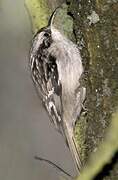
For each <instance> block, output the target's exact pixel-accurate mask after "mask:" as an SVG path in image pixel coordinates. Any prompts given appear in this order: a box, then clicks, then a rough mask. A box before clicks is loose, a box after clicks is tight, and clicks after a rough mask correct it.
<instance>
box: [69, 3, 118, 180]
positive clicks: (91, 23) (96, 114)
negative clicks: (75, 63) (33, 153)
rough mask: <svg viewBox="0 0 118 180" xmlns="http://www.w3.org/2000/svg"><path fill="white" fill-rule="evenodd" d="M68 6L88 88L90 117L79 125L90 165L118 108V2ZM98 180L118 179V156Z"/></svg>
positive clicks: (87, 103) (87, 115) (88, 112)
mask: <svg viewBox="0 0 118 180" xmlns="http://www.w3.org/2000/svg"><path fill="white" fill-rule="evenodd" d="M68 3H69V8H68V11H69V13H70V14H71V15H72V16H73V18H74V32H75V35H76V40H77V44H78V47H79V48H80V49H81V55H82V58H83V64H84V67H85V73H84V81H83V83H84V84H85V85H86V87H87V99H86V103H85V106H86V107H87V114H86V116H85V117H84V118H80V120H79V122H78V124H79V123H84V124H85V125H86V130H84V136H85V138H84V144H83V147H84V148H83V150H84V155H83V156H84V158H83V161H84V162H86V160H87V159H88V157H89V155H90V153H93V152H95V151H96V150H97V148H98V146H99V144H100V142H102V141H103V139H104V135H105V133H106V130H107V127H108V126H109V124H110V120H111V115H112V113H113V112H114V111H115V110H116V107H117V105H118V52H117V50H118V20H117V18H116V17H117V15H118V2H117V1H113V0H110V1H109V0H102V1H101V0H96V1H76V0H70V1H68ZM83 119H84V120H83ZM83 129H84V127H83ZM76 131H77V129H76ZM78 144H79V143H78ZM96 179H99V180H101V179H105V180H116V179H118V156H117V154H116V155H115V157H114V159H113V161H112V162H111V164H110V165H108V166H107V167H105V169H103V172H101V174H100V175H98V177H96Z"/></svg>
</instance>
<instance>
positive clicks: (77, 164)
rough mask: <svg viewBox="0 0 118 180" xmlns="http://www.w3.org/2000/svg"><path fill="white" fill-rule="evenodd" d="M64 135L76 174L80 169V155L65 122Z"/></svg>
mask: <svg viewBox="0 0 118 180" xmlns="http://www.w3.org/2000/svg"><path fill="white" fill-rule="evenodd" d="M64 134H65V136H66V140H67V143H68V146H69V150H70V152H71V155H72V158H73V161H74V164H75V167H76V169H77V172H78V173H80V170H81V168H82V163H81V160H80V155H79V152H78V150H77V145H76V142H75V139H74V136H73V132H72V131H71V130H70V128H69V126H68V124H67V122H64Z"/></svg>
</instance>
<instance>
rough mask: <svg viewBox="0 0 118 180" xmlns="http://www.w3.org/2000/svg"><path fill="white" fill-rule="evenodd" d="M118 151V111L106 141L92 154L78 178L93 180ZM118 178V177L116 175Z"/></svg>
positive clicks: (80, 179)
mask: <svg viewBox="0 0 118 180" xmlns="http://www.w3.org/2000/svg"><path fill="white" fill-rule="evenodd" d="M117 151H118V112H117V113H115V114H114V115H113V118H112V121H111V125H110V127H109V130H108V132H107V134H106V137H105V140H104V142H103V143H102V144H101V145H100V146H99V148H98V151H97V152H96V153H94V154H92V155H91V157H90V160H89V162H88V164H87V166H86V167H85V168H84V169H83V171H82V173H81V175H80V176H79V177H78V178H77V180H92V179H93V178H95V177H96V175H97V174H98V173H99V172H101V170H102V169H103V167H104V166H105V165H106V164H109V163H110V162H111V160H112V158H113V157H114V156H115V153H116V152H117ZM116 178H117V177H116Z"/></svg>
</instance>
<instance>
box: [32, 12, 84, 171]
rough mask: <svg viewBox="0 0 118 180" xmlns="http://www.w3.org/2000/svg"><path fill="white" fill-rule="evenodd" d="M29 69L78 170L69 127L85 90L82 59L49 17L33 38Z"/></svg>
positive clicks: (78, 113) (75, 117)
mask: <svg viewBox="0 0 118 180" xmlns="http://www.w3.org/2000/svg"><path fill="white" fill-rule="evenodd" d="M54 14H55V13H54ZM53 18H54V16H52V19H53ZM30 69H31V74H32V78H33V81H34V84H35V86H36V87H37V90H38V92H39V95H40V97H41V99H42V101H43V104H44V106H45V108H46V110H47V111H48V113H49V115H50V117H51V121H52V122H53V124H54V125H55V127H56V129H57V130H58V131H59V132H60V133H61V134H62V135H63V136H64V138H65V141H66V142H67V144H68V147H69V149H70V151H71V153H72V157H73V160H74V162H75V165H76V167H77V169H78V170H80V169H81V161H80V157H79V155H78V151H77V148H76V144H75V140H74V136H73V129H74V126H75V122H76V120H77V117H78V116H79V115H80V112H81V109H82V103H83V101H84V99H85V92H86V91H85V88H84V87H81V86H80V82H79V80H80V78H81V75H82V73H83V66H82V60H81V56H80V52H79V50H78V48H77V46H76V45H75V44H74V43H73V42H72V41H70V40H68V39H67V38H66V37H65V36H64V35H63V34H61V33H60V32H59V31H58V30H57V29H55V27H54V26H53V25H52V21H50V24H49V26H48V27H45V28H43V29H41V30H40V31H39V32H38V33H37V34H36V35H35V37H34V38H33V41H32V47H31V51H30Z"/></svg>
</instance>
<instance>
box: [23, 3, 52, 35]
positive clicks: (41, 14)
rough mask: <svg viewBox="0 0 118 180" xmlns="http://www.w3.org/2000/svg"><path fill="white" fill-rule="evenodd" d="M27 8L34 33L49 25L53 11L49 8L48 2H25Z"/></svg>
mask: <svg viewBox="0 0 118 180" xmlns="http://www.w3.org/2000/svg"><path fill="white" fill-rule="evenodd" d="M25 4H26V7H27V9H28V12H29V15H30V17H31V22H32V29H33V32H34V33H35V32H37V30H39V29H40V28H42V27H44V26H46V25H47V24H48V20H49V17H50V14H51V10H50V9H49V8H48V6H47V0H25Z"/></svg>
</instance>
